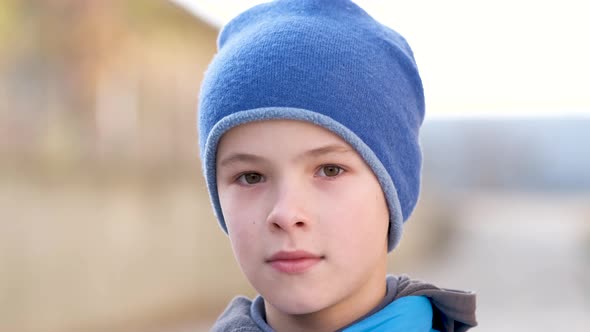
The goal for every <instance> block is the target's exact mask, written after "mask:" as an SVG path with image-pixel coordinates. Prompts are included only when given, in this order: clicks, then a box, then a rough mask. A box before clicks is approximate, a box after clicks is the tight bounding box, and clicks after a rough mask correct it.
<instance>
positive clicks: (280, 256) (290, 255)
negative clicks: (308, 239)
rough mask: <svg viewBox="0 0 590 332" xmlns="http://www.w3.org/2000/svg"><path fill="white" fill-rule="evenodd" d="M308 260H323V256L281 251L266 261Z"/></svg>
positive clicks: (298, 251) (295, 251)
mask: <svg viewBox="0 0 590 332" xmlns="http://www.w3.org/2000/svg"><path fill="white" fill-rule="evenodd" d="M306 258H323V256H321V255H317V254H313V253H310V252H307V251H305V250H294V251H279V252H276V253H275V254H273V255H272V256H270V257H269V258H268V259H267V260H266V261H267V262H273V261H282V260H295V259H306Z"/></svg>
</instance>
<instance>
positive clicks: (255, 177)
mask: <svg viewBox="0 0 590 332" xmlns="http://www.w3.org/2000/svg"><path fill="white" fill-rule="evenodd" d="M244 178H245V180H246V182H247V183H249V184H254V183H258V182H260V174H256V173H249V174H246V175H245V176H244Z"/></svg>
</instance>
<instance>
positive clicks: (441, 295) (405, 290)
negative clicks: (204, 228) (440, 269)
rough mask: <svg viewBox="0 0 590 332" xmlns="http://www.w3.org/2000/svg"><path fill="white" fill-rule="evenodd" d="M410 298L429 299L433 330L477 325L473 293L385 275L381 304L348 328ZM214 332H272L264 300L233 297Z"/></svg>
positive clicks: (450, 331) (447, 331) (449, 330)
mask: <svg viewBox="0 0 590 332" xmlns="http://www.w3.org/2000/svg"><path fill="white" fill-rule="evenodd" d="M411 295H416V296H419V295H423V296H426V297H428V298H429V299H430V302H431V303H432V309H433V319H432V328H433V329H435V330H438V331H441V332H453V331H455V332H463V331H467V330H468V329H470V328H472V327H474V326H476V325H477V321H476V318H475V305H476V303H475V302H476V301H475V300H476V299H475V293H473V292H464V291H458V290H452V289H445V288H439V287H436V286H434V285H431V284H428V283H424V282H421V281H418V280H411V279H410V278H409V277H407V276H405V275H402V276H399V277H397V276H388V277H387V293H386V295H385V298H384V299H383V301H382V302H381V303H380V304H379V305H378V306H377V307H375V308H374V309H373V310H371V311H370V312H369V313H367V314H366V315H365V316H363V317H361V318H359V319H358V320H356V321H355V322H352V323H351V324H349V325H348V326H350V325H352V324H354V323H356V322H358V321H360V320H362V319H364V318H366V317H368V316H370V315H372V314H374V313H376V312H378V311H379V310H381V309H383V308H384V307H385V306H387V305H388V304H389V303H391V302H393V301H395V300H397V299H399V298H401V297H404V296H411ZM211 331H213V332H222V331H223V332H226V331H231V332H274V330H273V329H272V328H271V327H270V326H268V325H267V324H266V321H265V318H264V300H263V299H262V298H261V297H260V296H259V297H257V298H256V299H255V300H254V301H250V300H249V299H247V298H245V297H236V298H234V299H233V300H232V301H231V303H230V304H229V305H228V307H227V308H226V309H225V311H224V312H223V314H221V316H220V317H219V319H218V320H217V322H215V324H214V325H213V327H212V328H211Z"/></svg>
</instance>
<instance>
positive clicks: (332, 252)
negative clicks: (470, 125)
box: [217, 120, 389, 319]
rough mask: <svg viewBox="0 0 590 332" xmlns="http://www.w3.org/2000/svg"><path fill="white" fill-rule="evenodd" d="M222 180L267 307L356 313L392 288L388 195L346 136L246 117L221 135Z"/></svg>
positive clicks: (243, 259) (244, 259)
mask: <svg viewBox="0 0 590 332" xmlns="http://www.w3.org/2000/svg"><path fill="white" fill-rule="evenodd" d="M217 186H218V190H219V198H220V201H221V207H222V211H223V215H224V217H225V222H226V224H227V229H228V233H229V237H230V240H231V244H232V248H233V250H234V253H235V256H236V258H237V261H238V263H239V265H240V267H241V269H242V270H243V272H244V274H245V275H246V277H247V278H248V280H249V281H250V283H251V284H252V285H253V287H254V288H255V289H256V290H257V291H258V292H260V294H261V295H262V296H263V298H264V299H265V302H266V305H267V312H269V311H270V312H271V313H273V312H274V313H276V314H277V315H300V314H310V313H314V314H315V313H318V312H322V311H324V312H327V311H330V310H331V311H332V313H334V314H338V313H348V314H352V315H354V310H356V309H355V308H362V306H363V303H367V305H368V302H371V303H372V302H375V299H373V298H372V297H375V296H378V299H379V300H380V299H381V298H382V297H383V295H384V289H385V288H384V287H385V279H384V276H385V274H386V256H387V230H388V220H389V219H388V218H389V215H388V210H387V205H386V202H385V197H384V195H383V192H382V190H381V187H380V186H379V183H378V182H377V179H376V177H375V176H374V174H373V172H372V171H371V169H370V168H369V167H368V166H367V165H366V164H365V162H364V161H363V160H362V158H361V157H360V156H359V155H358V154H357V152H356V151H355V150H353V148H351V147H350V146H349V145H348V144H347V143H346V142H345V141H344V140H342V139H341V138H340V137H338V136H337V135H335V134H333V133H331V132H329V131H328V130H326V129H324V128H321V127H319V126H315V125H313V124H309V123H305V122H301V121H291V120H269V121H261V122H253V123H248V124H244V125H240V126H238V127H236V128H233V129H231V130H230V131H228V132H227V133H226V134H225V135H224V136H223V137H222V139H221V141H220V143H219V148H218V153H217ZM373 293H376V295H375V294H373ZM377 303H378V302H377ZM377 303H372V304H371V305H376V304H377ZM369 309H370V308H368V309H367V310H369ZM362 310H364V309H362ZM269 319H272V317H269Z"/></svg>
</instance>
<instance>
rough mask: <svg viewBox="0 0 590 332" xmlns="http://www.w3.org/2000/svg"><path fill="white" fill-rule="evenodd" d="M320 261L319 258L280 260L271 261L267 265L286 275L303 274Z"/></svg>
mask: <svg viewBox="0 0 590 332" xmlns="http://www.w3.org/2000/svg"><path fill="white" fill-rule="evenodd" d="M321 260H322V259H321V258H319V257H318V258H301V259H282V260H276V261H272V262H270V263H269V264H270V265H271V266H272V267H273V268H274V269H276V270H278V271H279V272H283V273H288V274H297V273H303V272H305V271H307V270H309V269H311V268H312V267H313V266H315V265H316V264H317V263H319V262H320V261H321Z"/></svg>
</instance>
